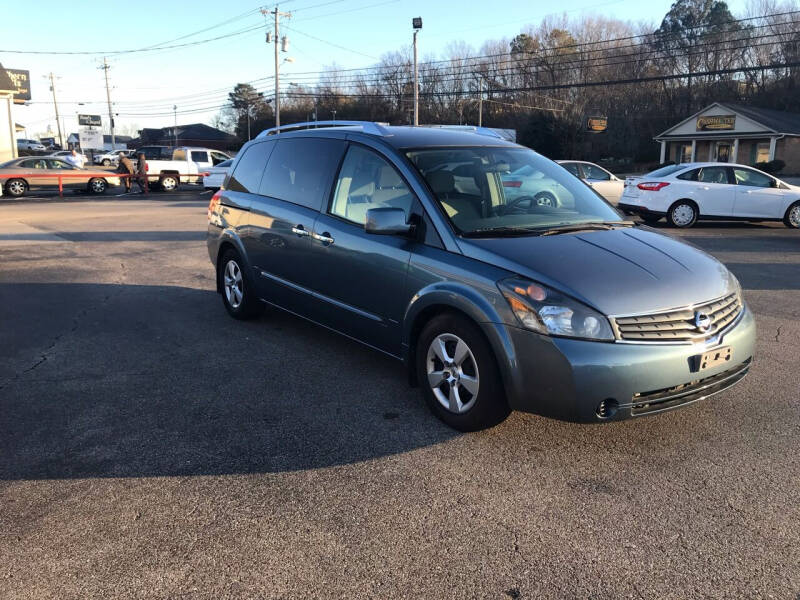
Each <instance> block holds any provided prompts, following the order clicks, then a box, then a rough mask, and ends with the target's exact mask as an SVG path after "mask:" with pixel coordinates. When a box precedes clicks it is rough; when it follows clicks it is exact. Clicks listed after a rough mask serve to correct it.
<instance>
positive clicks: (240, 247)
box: [214, 231, 250, 293]
mask: <svg viewBox="0 0 800 600" xmlns="http://www.w3.org/2000/svg"><path fill="white" fill-rule="evenodd" d="M228 249H233V250H235V251H236V252H237V253H238V254H239V258H241V259H242V266H244V267H246V272H247V273H248V274H249V273H250V263H249V262H248V261H247V253H246V252H245V251H244V244H242V241H241V240H240V239H239V238H238V236H235V235H233V234H232V233H230V232H227V231H226V232H223V234H222V236H221V237H220V242H219V246H218V247H217V257H216V259H215V260H214V266H215V279H216V282H217V284H216V288H217V292H218V293H221V292H222V282H221V280H220V277H219V274H220V266H221V264H220V263H222V256H223V255H224V254H225V252H226V251H227V250H228Z"/></svg>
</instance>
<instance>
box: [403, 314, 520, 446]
mask: <svg viewBox="0 0 800 600" xmlns="http://www.w3.org/2000/svg"><path fill="white" fill-rule="evenodd" d="M416 363H417V364H416V372H417V376H418V379H419V384H420V387H421V388H422V393H423V395H424V397H425V402H426V403H427V404H428V407H429V408H430V409H431V412H433V414H435V415H436V416H437V417H439V419H441V420H442V421H444V422H445V423H446V424H448V425H449V426H450V427H452V428H453V429H457V430H459V431H477V430H479V429H486V428H488V427H492V426H494V425H497V424H498V423H500V422H502V421H503V420H505V418H506V417H507V416H508V415H509V413H510V412H511V409H510V408H509V407H508V402H507V400H506V397H505V391H504V389H503V384H502V382H501V380H500V373H499V371H498V368H497V363H496V361H495V357H494V354H493V353H492V350H491V347H490V346H489V344H488V342H487V341H486V339H485V338H484V337H483V335H482V333H481V331H480V329H478V327H477V326H476V325H475V324H474V323H472V322H471V321H469V320H468V319H466V318H464V317H461V316H459V315H455V314H443V315H439V316H438V317H435V318H433V319H432V320H431V321H430V322H429V323H427V324H426V325H425V327H424V328H423V329H422V332H421V333H420V335H419V338H418V340H417V353H416Z"/></svg>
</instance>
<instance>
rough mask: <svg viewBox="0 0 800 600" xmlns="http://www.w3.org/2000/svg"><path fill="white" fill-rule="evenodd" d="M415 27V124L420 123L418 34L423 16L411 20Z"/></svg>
mask: <svg viewBox="0 0 800 600" xmlns="http://www.w3.org/2000/svg"><path fill="white" fill-rule="evenodd" d="M411 25H412V27H413V28H414V126H415V127H416V126H418V125H419V77H418V73H417V34H418V33H419V30H420V29H422V17H414V18H413V19H412V20H411Z"/></svg>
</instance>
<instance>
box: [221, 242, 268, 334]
mask: <svg viewBox="0 0 800 600" xmlns="http://www.w3.org/2000/svg"><path fill="white" fill-rule="evenodd" d="M243 268H246V267H244V261H243V260H242V259H241V257H240V256H239V253H238V252H236V250H234V249H233V248H228V249H227V250H226V251H225V254H223V255H222V260H221V261H219V266H218V267H217V280H218V281H219V289H220V290H221V291H222V303H223V304H224V305H225V310H227V311H228V314H229V315H230V316H232V317H233V318H234V319H239V320H243V321H244V320H247V319H252V318H254V317H257V316H258V315H260V314H261V313H262V312H264V303H263V302H261V300H259V299H258V297H257V296H256V293H255V291H254V286H253V284H252V283H251V281H250V277H249V276H248V274H247V273H246V271H245V270H243Z"/></svg>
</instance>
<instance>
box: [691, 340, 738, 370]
mask: <svg viewBox="0 0 800 600" xmlns="http://www.w3.org/2000/svg"><path fill="white" fill-rule="evenodd" d="M732 359H733V348H731V347H730V346H723V347H722V348H715V349H714V350H709V351H708V352H703V354H701V355H699V356H697V357H696V360H695V364H696V365H697V371H705V370H707V369H713V368H714V367H718V366H719V365H724V364H726V363H729V362H730V361H731V360H732Z"/></svg>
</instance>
